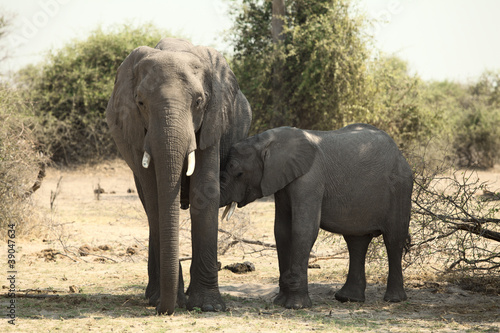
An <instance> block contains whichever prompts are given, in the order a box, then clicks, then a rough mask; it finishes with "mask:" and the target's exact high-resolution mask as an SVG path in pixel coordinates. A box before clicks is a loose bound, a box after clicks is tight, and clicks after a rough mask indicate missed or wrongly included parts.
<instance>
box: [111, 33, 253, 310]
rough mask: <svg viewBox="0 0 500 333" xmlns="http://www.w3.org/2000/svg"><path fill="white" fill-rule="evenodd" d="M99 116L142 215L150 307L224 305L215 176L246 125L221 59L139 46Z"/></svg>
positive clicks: (246, 113)
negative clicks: (186, 241)
mask: <svg viewBox="0 0 500 333" xmlns="http://www.w3.org/2000/svg"><path fill="white" fill-rule="evenodd" d="M106 117H107V122H108V125H109V127H110V130H111V134H112V136H113V138H114V140H115V142H116V145H117V146H118V150H119V151H120V153H121V154H122V156H123V158H124V159H125V161H126V162H127V164H128V165H129V167H130V168H131V169H132V171H133V173H134V179H135V183H136V187H137V191H138V193H139V196H140V198H141V201H142V204H143V206H144V209H145V211H146V214H147V216H148V223H149V258H148V275H149V282H148V286H147V288H146V297H147V298H149V302H150V304H151V305H153V306H156V310H157V312H158V313H159V314H163V313H168V314H171V313H173V312H174V308H175V305H176V301H177V303H178V304H179V305H180V306H184V305H187V307H188V309H192V308H194V307H199V308H201V309H202V310H203V311H221V310H224V309H225V305H224V302H223V300H222V298H221V296H220V293H219V289H218V279H217V227H218V208H219V172H220V168H221V167H223V166H224V162H225V159H226V155H227V152H228V151H229V148H230V147H231V145H232V144H233V143H235V142H237V141H238V140H240V139H242V138H244V137H245V136H246V135H247V133H248V129H249V127H250V122H251V110H250V106H249V104H248V102H247V100H246V98H245V96H244V95H243V94H242V93H241V91H240V89H239V86H238V83H237V81H236V77H235V76H234V74H233V72H232V71H231V69H230V68H229V66H228V64H227V62H226V61H225V59H224V57H223V56H222V55H221V54H220V53H218V52H217V51H216V50H214V49H212V48H209V47H203V46H193V45H192V44H191V43H190V42H188V41H186V40H182V39H172V38H167V39H162V40H161V41H160V42H159V43H158V45H156V47H155V48H150V47H147V46H141V47H138V48H137V49H135V50H134V51H132V53H130V55H129V56H128V57H127V58H126V59H125V60H124V61H123V63H122V64H121V65H120V67H119V68H118V72H117V75H116V79H115V87H114V90H113V93H112V95H111V98H110V100H109V103H108V107H107V110H106ZM195 161H196V162H195ZM181 188H182V191H181ZM179 202H182V208H184V209H187V208H188V207H189V205H190V213H191V223H192V232H191V233H192V250H193V251H192V252H193V253H192V262H191V270H190V273H191V280H190V285H189V288H188V290H189V298H188V300H187V303H186V304H185V302H186V299H185V296H184V287H183V279H182V271H181V268H180V263H179Z"/></svg>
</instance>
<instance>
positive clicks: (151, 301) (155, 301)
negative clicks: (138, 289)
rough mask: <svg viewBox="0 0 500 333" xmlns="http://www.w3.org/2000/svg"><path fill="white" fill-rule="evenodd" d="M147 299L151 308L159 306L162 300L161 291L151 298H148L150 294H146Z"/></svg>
mask: <svg viewBox="0 0 500 333" xmlns="http://www.w3.org/2000/svg"><path fill="white" fill-rule="evenodd" d="M146 298H148V303H149V305H150V306H157V305H158V302H159V300H160V291H159V290H157V291H156V292H155V293H153V294H152V295H150V296H149V297H148V294H147V293H146Z"/></svg>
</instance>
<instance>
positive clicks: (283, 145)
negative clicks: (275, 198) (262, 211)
mask: <svg viewBox="0 0 500 333" xmlns="http://www.w3.org/2000/svg"><path fill="white" fill-rule="evenodd" d="M261 135H265V136H267V137H266V138H264V140H263V144H262V145H263V147H261V148H258V149H260V150H261V158H262V161H263V166H264V167H263V176H262V181H261V189H262V194H263V195H264V196H268V195H271V194H273V193H276V192H277V191H279V190H281V189H282V188H284V187H285V186H287V185H288V184H290V183H291V182H292V181H294V180H295V179H297V178H299V177H300V176H302V175H304V174H306V173H307V172H308V171H309V170H310V169H311V166H312V165H313V163H314V158H315V156H316V152H317V146H316V145H315V144H314V142H313V141H312V140H311V139H310V138H309V137H308V136H307V134H306V132H304V131H302V130H299V129H297V128H290V127H281V128H276V129H272V130H269V131H267V132H264V133H262V134H261Z"/></svg>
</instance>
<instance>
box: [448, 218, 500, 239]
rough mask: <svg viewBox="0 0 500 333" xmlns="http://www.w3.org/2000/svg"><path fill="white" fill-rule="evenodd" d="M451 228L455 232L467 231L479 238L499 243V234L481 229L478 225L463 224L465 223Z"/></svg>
mask: <svg viewBox="0 0 500 333" xmlns="http://www.w3.org/2000/svg"><path fill="white" fill-rule="evenodd" d="M452 228H454V229H457V230H464V231H468V232H471V233H473V234H476V235H479V236H481V237H484V238H488V239H491V240H494V241H497V242H500V232H496V231H491V230H488V229H483V228H481V226H480V225H478V224H476V225H471V224H465V223H462V224H455V225H454V226H453V227H452Z"/></svg>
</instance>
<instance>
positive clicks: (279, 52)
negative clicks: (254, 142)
mask: <svg viewBox="0 0 500 333" xmlns="http://www.w3.org/2000/svg"><path fill="white" fill-rule="evenodd" d="M286 5H287V6H286V11H285V12H286V15H285V17H284V30H283V34H284V38H283V42H282V43H280V44H273V40H272V33H271V22H272V3H271V1H259V0H243V1H242V3H241V5H240V6H238V5H234V6H233V10H232V16H233V18H234V22H235V23H234V27H233V29H232V31H231V34H230V36H229V39H230V40H231V42H232V44H233V46H234V57H233V64H232V65H233V70H234V72H235V74H236V76H237V77H238V79H239V81H240V82H241V88H242V90H243V92H244V94H245V95H246V96H247V98H248V99H249V101H251V105H252V110H253V112H254V119H255V123H254V127H253V130H254V131H260V130H264V129H266V128H268V127H269V126H270V125H271V124H273V125H276V126H279V125H285V124H286V125H291V126H297V127H302V128H309V129H323V130H326V129H328V130H330V129H334V128H338V127H340V126H342V125H343V124H344V123H345V122H346V121H348V120H349V119H346V116H348V115H349V114H350V113H351V111H350V110H353V109H357V110H364V109H366V105H365V104H366V99H364V98H363V97H362V96H363V95H364V90H365V89H364V86H365V81H366V61H367V59H368V57H369V50H368V47H367V43H368V38H367V36H366V35H365V34H364V32H363V31H364V29H363V27H364V22H365V21H364V19H363V16H362V15H361V14H358V13H356V11H355V10H354V9H353V7H352V6H351V3H350V1H345V0H334V1H331V0H319V1H318V0H296V1H287V2H286ZM277 63H279V64H280V69H281V71H282V74H281V76H282V77H281V80H282V82H281V89H280V92H279V94H280V95H281V96H280V98H279V99H274V104H275V103H277V100H278V101H279V103H283V105H281V107H280V108H279V109H280V110H282V112H283V114H281V115H278V114H276V112H275V110H276V108H275V105H273V96H272V94H273V71H274V70H275V68H276V67H275V66H276V64H277ZM277 117H278V118H280V121H278V122H277V121H276V118H277Z"/></svg>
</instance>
